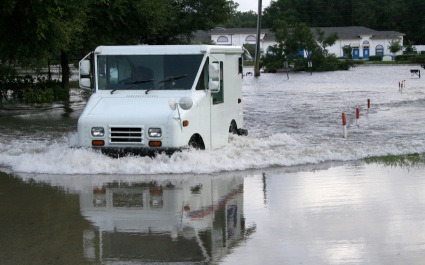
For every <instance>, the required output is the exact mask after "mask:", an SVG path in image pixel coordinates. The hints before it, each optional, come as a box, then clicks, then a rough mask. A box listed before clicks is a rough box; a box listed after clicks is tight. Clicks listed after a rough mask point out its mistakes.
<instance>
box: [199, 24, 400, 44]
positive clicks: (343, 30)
mask: <svg viewBox="0 0 425 265" xmlns="http://www.w3.org/2000/svg"><path fill="white" fill-rule="evenodd" d="M312 29H316V28H312ZM317 29H320V30H321V31H323V32H324V34H325V36H329V35H330V34H332V33H336V34H338V37H339V38H340V39H359V38H360V36H363V35H371V38H372V39H396V38H400V36H404V35H406V34H404V33H400V32H397V31H378V30H374V29H370V28H366V27H361V26H355V27H317ZM256 33H257V29H256V28H220V27H217V28H214V29H212V30H210V31H198V32H197V33H196V35H195V38H194V40H195V41H196V40H197V41H200V40H210V39H211V35H220V34H223V35H230V34H256ZM261 33H262V34H265V36H264V40H267V41H274V40H275V36H274V33H273V32H271V31H270V30H269V29H267V28H264V29H261Z"/></svg>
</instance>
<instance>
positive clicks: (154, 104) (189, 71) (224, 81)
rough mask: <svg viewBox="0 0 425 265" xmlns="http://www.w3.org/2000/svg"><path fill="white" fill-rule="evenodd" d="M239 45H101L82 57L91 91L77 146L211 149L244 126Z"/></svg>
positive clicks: (118, 151) (123, 150)
mask: <svg viewBox="0 0 425 265" xmlns="http://www.w3.org/2000/svg"><path fill="white" fill-rule="evenodd" d="M242 55H243V49H242V48H241V47H236V46H217V45H154V46H149V45H137V46H100V47H97V48H96V49H95V51H93V52H91V53H90V54H88V55H87V56H86V57H84V58H83V59H82V60H81V61H80V87H81V88H83V89H89V90H91V91H92V92H93V94H92V95H91V97H90V99H89V100H88V102H87V105H86V107H85V109H84V111H83V112H82V114H81V116H80V118H79V120H78V143H79V146H81V147H91V148H94V149H100V150H101V151H102V152H103V153H107V154H112V155H118V156H120V155H125V154H142V155H151V154H155V153H158V152H165V153H168V154H171V153H173V152H174V151H176V150H181V149H183V148H188V147H194V148H197V149H216V148H220V147H223V146H225V145H226V144H227V143H228V139H229V133H235V134H239V135H247V130H245V129H242V128H243V109H242V77H243V66H242V61H243V60H242Z"/></svg>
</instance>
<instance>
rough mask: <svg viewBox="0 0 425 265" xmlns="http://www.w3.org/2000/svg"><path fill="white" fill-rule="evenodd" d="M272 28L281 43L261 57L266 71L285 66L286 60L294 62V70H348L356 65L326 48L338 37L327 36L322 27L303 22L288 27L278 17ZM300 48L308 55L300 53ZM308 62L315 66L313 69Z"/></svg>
mask: <svg viewBox="0 0 425 265" xmlns="http://www.w3.org/2000/svg"><path fill="white" fill-rule="evenodd" d="M271 30H272V31H274V32H275V35H276V39H277V40H278V42H279V43H278V44H277V45H275V46H273V47H271V48H269V51H267V54H266V55H265V56H264V58H263V60H262V66H264V68H265V69H266V71H269V72H275V71H277V70H278V69H282V68H283V64H284V61H288V63H289V64H291V65H294V67H293V70H295V71H335V70H348V69H349V68H350V67H351V66H353V61H352V60H351V59H349V58H347V59H345V60H339V59H338V58H336V57H335V56H334V55H330V54H328V51H327V47H329V46H332V45H333V44H334V43H335V41H336V40H337V39H338V36H337V35H336V34H332V35H329V36H327V37H325V36H324V33H323V32H322V31H320V30H319V29H315V30H314V31H313V30H311V29H310V28H309V27H308V26H307V25H306V24H304V23H299V24H296V25H294V26H293V27H289V26H288V24H287V23H286V22H285V21H283V20H276V21H275V23H274V26H273V27H272V28H271ZM300 51H302V52H303V53H305V54H306V56H303V55H300ZM309 62H310V64H311V66H312V67H310V68H309V67H308V64H309Z"/></svg>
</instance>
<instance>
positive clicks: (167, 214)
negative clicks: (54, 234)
mask: <svg viewBox="0 0 425 265" xmlns="http://www.w3.org/2000/svg"><path fill="white" fill-rule="evenodd" d="M80 209H81V213H82V215H83V216H84V217H85V219H87V220H89V221H90V222H91V223H92V224H93V229H90V230H84V231H83V237H84V256H85V257H86V258H87V259H90V260H101V261H115V260H119V261H125V260H129V261H132V262H146V261H155V262H211V261H218V260H220V259H221V258H222V257H223V255H225V254H226V253H227V252H228V249H229V248H230V247H232V246H234V245H235V244H237V243H238V242H239V241H241V240H242V239H244V238H245V236H246V233H247V229H246V227H245V220H244V217H243V178H231V179H215V178H212V179H210V178H203V179H201V181H199V182H193V181H190V180H188V181H184V182H179V181H167V182H165V183H157V182H155V181H153V182H141V183H134V184H129V185H127V184H122V183H121V184H120V183H108V184H106V185H103V186H102V187H99V188H94V189H93V191H89V192H83V193H80ZM108 264H110V263H108Z"/></svg>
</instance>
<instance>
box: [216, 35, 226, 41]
mask: <svg viewBox="0 0 425 265" xmlns="http://www.w3.org/2000/svg"><path fill="white" fill-rule="evenodd" d="M217 42H229V39H228V38H227V37H226V36H220V37H218V39H217Z"/></svg>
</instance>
